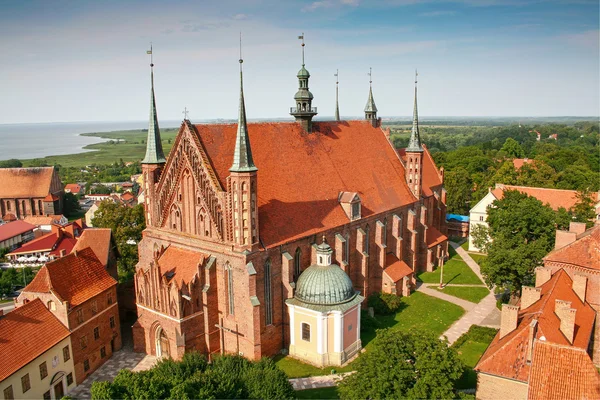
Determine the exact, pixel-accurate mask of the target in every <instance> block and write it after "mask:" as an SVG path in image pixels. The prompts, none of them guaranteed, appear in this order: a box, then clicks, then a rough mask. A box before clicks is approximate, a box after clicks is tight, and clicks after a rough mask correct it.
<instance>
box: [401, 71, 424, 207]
mask: <svg viewBox="0 0 600 400" xmlns="http://www.w3.org/2000/svg"><path fill="white" fill-rule="evenodd" d="M418 75H419V74H418V73H417V71H415V105H414V109H413V124H412V130H411V132H410V140H409V142H408V147H407V148H406V168H405V171H406V182H407V183H408V187H409V188H410V190H411V191H412V193H413V194H414V195H415V196H416V197H417V198H420V197H421V185H422V180H423V146H422V145H421V135H420V134H419V113H418V111H417V77H418Z"/></svg>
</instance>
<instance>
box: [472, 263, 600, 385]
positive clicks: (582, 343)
mask: <svg viewBox="0 0 600 400" xmlns="http://www.w3.org/2000/svg"><path fill="white" fill-rule="evenodd" d="M572 286H573V281H572V280H571V278H570V277H569V275H568V274H567V273H566V272H565V271H564V270H563V269H561V270H559V271H557V272H556V273H555V274H554V275H552V278H551V279H550V280H549V281H548V282H546V283H545V284H543V285H542V286H541V297H540V300H538V301H537V302H535V303H533V304H532V305H531V306H529V307H528V308H526V309H524V310H519V322H518V325H517V328H516V329H515V330H514V331H512V332H510V333H508V334H507V335H505V336H504V337H503V338H500V333H498V334H497V335H496V337H495V338H494V340H492V343H491V344H490V346H489V347H488V348H487V350H486V351H485V353H484V354H483V356H482V357H481V359H480V360H479V363H478V364H477V366H476V367H475V369H476V370H477V371H482V372H486V373H489V374H493V375H499V376H503V377H505V378H510V379H517V380H520V381H527V380H528V378H529V369H530V366H529V365H527V363H526V355H527V350H528V336H529V329H530V328H529V325H530V323H531V322H532V321H534V320H536V321H537V332H536V338H537V339H539V338H541V337H542V336H543V337H544V338H545V340H546V341H548V342H550V343H555V344H559V345H565V346H571V347H576V348H580V349H587V348H588V346H589V342H590V337H591V334H592V330H593V327H594V319H595V316H596V313H595V311H594V310H593V309H592V307H591V306H590V305H589V303H583V302H582V301H581V300H580V299H579V296H577V294H575V292H574V291H573V289H572ZM555 300H564V301H570V302H571V308H574V309H576V310H577V311H576V314H575V333H574V337H573V344H572V345H571V344H570V343H569V342H568V340H567V338H566V337H565V336H564V334H563V333H562V332H561V330H560V320H559V318H558V316H557V315H556V313H555V312H554V309H555Z"/></svg>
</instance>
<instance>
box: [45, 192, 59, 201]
mask: <svg viewBox="0 0 600 400" xmlns="http://www.w3.org/2000/svg"><path fill="white" fill-rule="evenodd" d="M56 200H58V196H56V195H54V194H50V193H48V195H47V196H46V197H44V201H56Z"/></svg>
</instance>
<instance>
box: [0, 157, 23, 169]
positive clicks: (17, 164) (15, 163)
mask: <svg viewBox="0 0 600 400" xmlns="http://www.w3.org/2000/svg"><path fill="white" fill-rule="evenodd" d="M22 166H23V163H22V162H21V161H19V160H17V159H15V158H11V159H10V160H4V161H0V168H21V167H22Z"/></svg>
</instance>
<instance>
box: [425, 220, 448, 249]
mask: <svg viewBox="0 0 600 400" xmlns="http://www.w3.org/2000/svg"><path fill="white" fill-rule="evenodd" d="M425 240H426V241H427V248H428V249H429V248H432V247H435V246H437V245H438V244H440V243H443V242H445V241H446V240H448V237H447V236H446V235H444V234H443V233H442V232H440V231H438V230H437V229H435V228H434V227H433V226H428V227H427V236H426V237H425Z"/></svg>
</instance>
